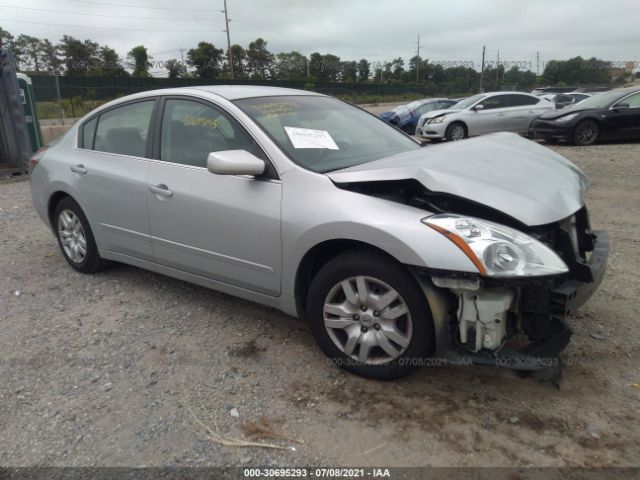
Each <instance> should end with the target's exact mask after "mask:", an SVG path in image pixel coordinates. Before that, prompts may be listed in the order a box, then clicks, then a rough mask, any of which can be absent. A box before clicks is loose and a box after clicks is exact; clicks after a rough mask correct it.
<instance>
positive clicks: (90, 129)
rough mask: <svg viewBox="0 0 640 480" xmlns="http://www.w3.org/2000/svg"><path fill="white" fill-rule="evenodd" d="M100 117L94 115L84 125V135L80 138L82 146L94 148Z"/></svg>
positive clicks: (89, 148)
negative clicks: (94, 138)
mask: <svg viewBox="0 0 640 480" xmlns="http://www.w3.org/2000/svg"><path fill="white" fill-rule="evenodd" d="M97 124H98V117H94V118H92V119H91V120H89V121H88V122H85V124H84V125H83V126H82V137H81V139H80V147H81V148H86V149H88V150H93V137H94V135H95V133H96V125H97Z"/></svg>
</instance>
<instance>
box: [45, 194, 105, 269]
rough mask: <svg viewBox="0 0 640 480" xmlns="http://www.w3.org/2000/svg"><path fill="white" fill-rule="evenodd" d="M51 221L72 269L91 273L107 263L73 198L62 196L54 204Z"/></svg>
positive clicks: (85, 218) (63, 253) (61, 248)
mask: <svg viewBox="0 0 640 480" xmlns="http://www.w3.org/2000/svg"><path fill="white" fill-rule="evenodd" d="M53 221H54V228H55V232H56V237H57V239H58V245H60V250H61V251H62V255H63V256H64V258H65V260H66V261H67V263H68V264H69V265H71V267H72V268H73V269H74V270H77V271H78V272H81V273H93V272H97V271H98V270H100V269H102V268H104V267H105V266H106V265H108V262H107V261H106V260H103V259H102V258H100V255H99V254H98V247H97V246H96V242H95V240H94V238H93V233H92V232H91V228H90V227H89V222H88V221H87V217H85V215H84V212H83V211H82V209H81V208H80V206H79V205H78V203H77V202H76V201H75V200H73V199H72V198H71V197H66V198H63V199H62V200H61V201H60V202H59V203H58V205H56V209H55V212H54V215H53Z"/></svg>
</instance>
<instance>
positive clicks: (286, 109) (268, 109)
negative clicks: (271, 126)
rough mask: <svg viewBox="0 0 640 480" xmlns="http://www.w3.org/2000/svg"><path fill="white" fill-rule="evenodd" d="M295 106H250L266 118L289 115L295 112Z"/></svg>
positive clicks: (266, 104) (261, 104) (273, 104)
mask: <svg viewBox="0 0 640 480" xmlns="http://www.w3.org/2000/svg"><path fill="white" fill-rule="evenodd" d="M296 107H297V105H296V104H295V103H293V102H270V103H259V104H257V105H252V106H251V108H252V109H253V110H257V111H258V112H260V113H261V114H262V115H264V116H266V117H272V116H276V117H277V116H280V115H291V114H292V113H294V112H295V110H296Z"/></svg>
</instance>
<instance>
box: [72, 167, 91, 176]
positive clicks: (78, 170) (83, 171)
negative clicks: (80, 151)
mask: <svg viewBox="0 0 640 480" xmlns="http://www.w3.org/2000/svg"><path fill="white" fill-rule="evenodd" d="M71 171H72V172H74V173H79V174H81V175H85V174H86V173H87V167H85V166H84V165H82V164H80V165H72V166H71Z"/></svg>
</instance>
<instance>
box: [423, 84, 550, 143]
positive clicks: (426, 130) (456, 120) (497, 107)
mask: <svg viewBox="0 0 640 480" xmlns="http://www.w3.org/2000/svg"><path fill="white" fill-rule="evenodd" d="M554 108H555V107H554V105H553V103H551V102H549V101H548V100H546V99H544V98H540V97H536V96H535V95H531V94H529V93H522V92H494V93H480V94H478V95H474V96H473V97H469V98H466V99H464V100H462V101H461V102H459V103H457V104H455V105H454V106H453V107H452V108H450V109H448V110H435V111H432V112H429V113H426V114H425V115H423V116H422V117H421V118H420V120H419V121H418V128H417V130H416V133H417V135H419V136H420V137H422V138H426V139H430V140H434V141H439V140H443V139H445V138H446V139H447V140H462V139H463V138H467V137H472V136H475V135H484V134H486V133H492V132H500V131H508V132H515V133H520V134H525V133H527V132H528V131H529V126H530V125H531V122H533V120H534V119H535V118H536V117H537V116H538V115H540V114H542V113H544V112H546V111H548V110H553V109H554Z"/></svg>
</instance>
